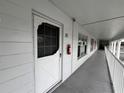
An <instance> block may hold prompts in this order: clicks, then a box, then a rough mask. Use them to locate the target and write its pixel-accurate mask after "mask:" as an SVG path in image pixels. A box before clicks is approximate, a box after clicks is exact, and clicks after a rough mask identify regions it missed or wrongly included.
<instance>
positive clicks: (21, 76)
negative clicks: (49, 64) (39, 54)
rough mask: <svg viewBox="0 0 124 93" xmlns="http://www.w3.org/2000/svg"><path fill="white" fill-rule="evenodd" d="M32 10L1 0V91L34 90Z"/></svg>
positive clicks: (30, 91) (29, 91) (26, 91)
mask: <svg viewBox="0 0 124 93" xmlns="http://www.w3.org/2000/svg"><path fill="white" fill-rule="evenodd" d="M29 12H30V11H28V12H27V10H26V9H25V8H23V7H21V6H18V5H16V4H14V3H12V2H10V1H8V0H1V1H0V92H1V93H34V61H33V33H32V25H31V19H30V17H31V13H30V16H29ZM29 20H30V21H29Z"/></svg>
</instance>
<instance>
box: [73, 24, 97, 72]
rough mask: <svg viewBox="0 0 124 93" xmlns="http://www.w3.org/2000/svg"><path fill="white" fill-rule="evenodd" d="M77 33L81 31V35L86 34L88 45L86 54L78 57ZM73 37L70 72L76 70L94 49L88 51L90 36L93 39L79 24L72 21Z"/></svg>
mask: <svg viewBox="0 0 124 93" xmlns="http://www.w3.org/2000/svg"><path fill="white" fill-rule="evenodd" d="M78 33H82V35H86V36H88V47H87V55H85V56H84V57H82V58H80V59H78V58H77V50H78ZM73 34H74V37H73V61H72V73H73V72H74V71H76V70H77V69H78V68H79V67H80V66H81V65H82V64H83V63H84V62H85V61H86V60H87V59H88V58H89V57H90V56H91V55H92V54H93V53H94V52H95V51H96V50H97V47H96V49H95V50H94V51H92V52H90V47H91V46H90V45H91V42H90V40H91V38H93V39H95V38H94V37H93V36H91V35H90V34H89V33H88V32H86V31H85V30H84V29H83V28H82V27H81V25H80V24H78V23H77V22H74V33H73Z"/></svg>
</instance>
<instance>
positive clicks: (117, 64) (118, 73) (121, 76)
mask: <svg viewBox="0 0 124 93" xmlns="http://www.w3.org/2000/svg"><path fill="white" fill-rule="evenodd" d="M105 54H106V58H107V62H108V66H109V71H110V75H111V79H112V83H113V88H114V92H115V93H124V64H122V62H121V61H120V60H118V59H117V58H116V57H115V56H114V55H113V53H112V52H111V51H110V50H109V49H107V48H105Z"/></svg>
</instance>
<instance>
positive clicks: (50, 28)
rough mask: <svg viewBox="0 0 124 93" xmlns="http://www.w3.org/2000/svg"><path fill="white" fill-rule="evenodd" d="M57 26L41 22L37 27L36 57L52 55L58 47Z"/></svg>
mask: <svg viewBox="0 0 124 93" xmlns="http://www.w3.org/2000/svg"><path fill="white" fill-rule="evenodd" d="M59 30H60V29H59V27H56V26H54V25H51V24H48V23H42V24H40V25H39V26H38V29H37V42H38V43H37V44H38V58H40V57H45V56H49V55H53V54H55V53H56V52H57V50H58V49H59Z"/></svg>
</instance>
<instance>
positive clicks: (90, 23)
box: [82, 16, 124, 26]
mask: <svg viewBox="0 0 124 93" xmlns="http://www.w3.org/2000/svg"><path fill="white" fill-rule="evenodd" d="M120 18H124V16H119V17H113V18H109V19H105V20H99V21H95V22H89V23H86V24H82V26H87V25H92V24H97V23H101V22H106V21H111V20H115V19H120Z"/></svg>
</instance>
